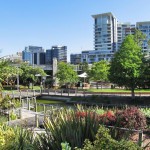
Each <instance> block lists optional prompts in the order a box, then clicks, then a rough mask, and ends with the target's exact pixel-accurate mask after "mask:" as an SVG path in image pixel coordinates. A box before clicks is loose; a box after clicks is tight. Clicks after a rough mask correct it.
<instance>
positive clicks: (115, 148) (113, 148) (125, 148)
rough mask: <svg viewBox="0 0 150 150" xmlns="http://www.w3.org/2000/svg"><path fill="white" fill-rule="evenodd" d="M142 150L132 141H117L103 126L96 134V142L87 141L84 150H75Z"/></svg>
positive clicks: (79, 149)
mask: <svg viewBox="0 0 150 150" xmlns="http://www.w3.org/2000/svg"><path fill="white" fill-rule="evenodd" d="M129 149H130V150H142V148H141V147H139V146H137V145H136V144H134V143H133V142H131V141H124V140H121V141H119V142H118V141H116V140H114V139H113V138H112V137H111V135H110V134H109V130H108V129H106V128H105V127H103V126H100V127H99V129H98V133H97V134H96V140H95V141H94V142H91V141H90V140H85V142H84V148H83V149H81V148H75V150H129Z"/></svg>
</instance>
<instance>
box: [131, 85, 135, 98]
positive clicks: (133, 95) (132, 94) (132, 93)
mask: <svg viewBox="0 0 150 150" xmlns="http://www.w3.org/2000/svg"><path fill="white" fill-rule="evenodd" d="M131 96H132V99H135V93H134V87H132V88H131Z"/></svg>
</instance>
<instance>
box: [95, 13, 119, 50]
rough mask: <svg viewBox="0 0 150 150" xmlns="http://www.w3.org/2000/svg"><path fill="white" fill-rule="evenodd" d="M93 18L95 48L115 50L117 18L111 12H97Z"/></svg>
mask: <svg viewBox="0 0 150 150" xmlns="http://www.w3.org/2000/svg"><path fill="white" fill-rule="evenodd" d="M92 17H93V18H94V45H95V50H101V51H106V50H107V51H110V52H115V51H116V50H117V19H116V17H115V16H114V15H113V14H112V13H104V14H97V15H93V16H92Z"/></svg>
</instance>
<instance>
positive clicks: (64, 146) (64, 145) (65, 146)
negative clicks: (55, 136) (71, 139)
mask: <svg viewBox="0 0 150 150" xmlns="http://www.w3.org/2000/svg"><path fill="white" fill-rule="evenodd" d="M61 147H62V150H71V147H70V146H69V144H68V143H67V142H65V143H61Z"/></svg>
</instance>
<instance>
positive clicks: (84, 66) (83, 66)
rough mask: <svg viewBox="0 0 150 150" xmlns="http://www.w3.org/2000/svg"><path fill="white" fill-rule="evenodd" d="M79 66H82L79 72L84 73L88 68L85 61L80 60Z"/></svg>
mask: <svg viewBox="0 0 150 150" xmlns="http://www.w3.org/2000/svg"><path fill="white" fill-rule="evenodd" d="M79 66H80V67H81V68H82V71H81V73H84V72H86V73H87V72H88V70H89V66H88V63H87V62H82V63H80V64H79Z"/></svg>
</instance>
